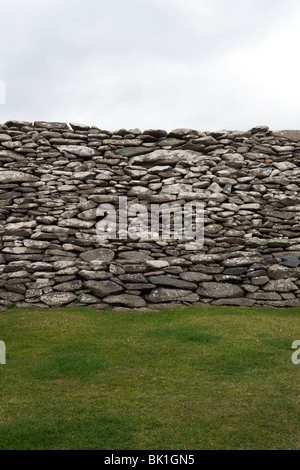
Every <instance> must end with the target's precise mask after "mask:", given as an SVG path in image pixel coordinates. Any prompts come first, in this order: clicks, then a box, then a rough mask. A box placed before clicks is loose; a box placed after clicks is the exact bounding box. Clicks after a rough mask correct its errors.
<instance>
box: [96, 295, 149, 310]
mask: <svg viewBox="0 0 300 470" xmlns="http://www.w3.org/2000/svg"><path fill="white" fill-rule="evenodd" d="M103 301H104V302H105V303H107V304H110V305H126V306H128V307H133V308H136V307H145V306H146V302H145V300H144V299H143V298H142V297H138V296H137V295H130V294H123V295H111V296H109V297H106V298H105V299H103Z"/></svg>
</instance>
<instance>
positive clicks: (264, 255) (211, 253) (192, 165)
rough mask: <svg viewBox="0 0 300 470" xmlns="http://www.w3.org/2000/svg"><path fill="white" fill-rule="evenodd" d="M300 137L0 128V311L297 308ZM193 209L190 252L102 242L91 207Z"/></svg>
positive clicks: (61, 126) (165, 243)
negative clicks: (195, 222)
mask: <svg viewBox="0 0 300 470" xmlns="http://www.w3.org/2000/svg"><path fill="white" fill-rule="evenodd" d="M299 165H300V131H280V132H271V131H270V130H269V129H268V128H267V127H264V126H260V127H256V128H254V129H252V130H250V131H248V132H231V131H220V132H199V131H196V130H192V129H176V130H174V131H172V132H171V133H167V132H165V131H163V130H153V129H152V130H146V131H144V132H141V131H140V130H139V129H132V130H129V131H128V130H125V129H121V130H118V131H115V132H109V131H107V130H101V129H99V128H97V127H89V126H85V125H79V124H71V125H68V124H65V123H49V122H35V123H30V122H18V121H9V122H7V123H5V124H3V125H0V248H1V254H0V306H1V307H0V308H5V307H6V306H7V305H10V304H12V303H16V305H17V306H20V307H24V306H41V307H58V306H69V305H80V306H87V305H89V306H95V307H96V308H99V309H101V308H105V307H106V306H107V305H114V306H116V307H118V308H119V309H122V308H123V309H127V308H129V309H131V310H132V309H138V310H143V309H146V308H149V307H151V308H154V309H160V308H166V307H176V306H178V304H181V305H191V304H193V305H207V304H211V305H237V306H245V307H248V306H249V307H251V306H254V305H256V306H272V307H293V306H299V305H300V195H299V176H300V169H299ZM119 196H123V197H124V196H127V198H128V201H129V204H134V203H137V202H138V203H140V204H143V205H144V206H145V207H149V206H150V204H153V203H155V204H162V203H172V202H178V203H180V204H185V203H187V202H190V201H202V202H203V203H204V206H205V212H204V214H205V217H204V222H205V239H204V246H203V248H202V250H201V251H195V252H193V251H189V250H187V249H186V246H185V244H184V243H183V241H179V240H149V239H147V240H130V239H127V240H123V239H118V238H116V239H113V240H101V239H99V237H98V236H97V233H96V223H97V213H96V212H97V207H98V206H99V204H101V203H111V204H117V202H118V198H119Z"/></svg>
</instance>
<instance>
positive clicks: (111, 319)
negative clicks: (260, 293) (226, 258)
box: [0, 307, 300, 450]
mask: <svg viewBox="0 0 300 470" xmlns="http://www.w3.org/2000/svg"><path fill="white" fill-rule="evenodd" d="M299 320H300V309H299V308H297V309H291V310H272V309H258V308H253V309H242V308H234V307H226V308H225V307H224V308H204V307H203V308H199V307H198V308H190V309H186V310H177V311H164V312H155V313H116V312H113V311H111V310H107V311H104V312H95V311H93V310H92V309H79V308H73V309H53V310H35V309H28V310H24V309H22V310H20V309H18V310H17V309H13V310H10V311H7V312H6V313H4V314H1V315H0V340H3V341H5V343H6V346H7V364H6V365H0V381H1V382H0V384H1V385H0V449H105V450H110V449H113V450H117V449H121V450H126V449H130V450H134V449H144V450H147V449H152V450H160V449H166V450H172V449H187V450H195V449H300V443H299V422H300V414H299V376H300V366H295V365H293V364H292V361H291V355H292V351H291V346H292V342H293V341H295V340H297V339H298V340H300V321H299Z"/></svg>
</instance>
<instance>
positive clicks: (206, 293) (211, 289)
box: [197, 282, 245, 299]
mask: <svg viewBox="0 0 300 470" xmlns="http://www.w3.org/2000/svg"><path fill="white" fill-rule="evenodd" d="M197 293H198V294H199V295H200V296H201V297H210V298H212V299H227V298H239V297H243V296H244V294H245V292H244V289H242V288H241V287H239V286H237V285H235V284H229V283H220V282H203V283H202V284H201V287H200V288H199V289H198V290H197Z"/></svg>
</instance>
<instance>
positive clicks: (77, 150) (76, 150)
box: [57, 145, 96, 158]
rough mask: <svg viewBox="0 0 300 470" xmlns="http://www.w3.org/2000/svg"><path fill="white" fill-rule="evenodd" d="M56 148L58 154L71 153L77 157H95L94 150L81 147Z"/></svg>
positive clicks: (62, 146)
mask: <svg viewBox="0 0 300 470" xmlns="http://www.w3.org/2000/svg"><path fill="white" fill-rule="evenodd" d="M57 148H58V150H59V151H60V152H68V153H73V154H74V155H77V156H78V157H84V158H90V157H93V156H94V155H96V151H95V150H94V149H92V148H90V147H84V146H81V145H58V146H57Z"/></svg>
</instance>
